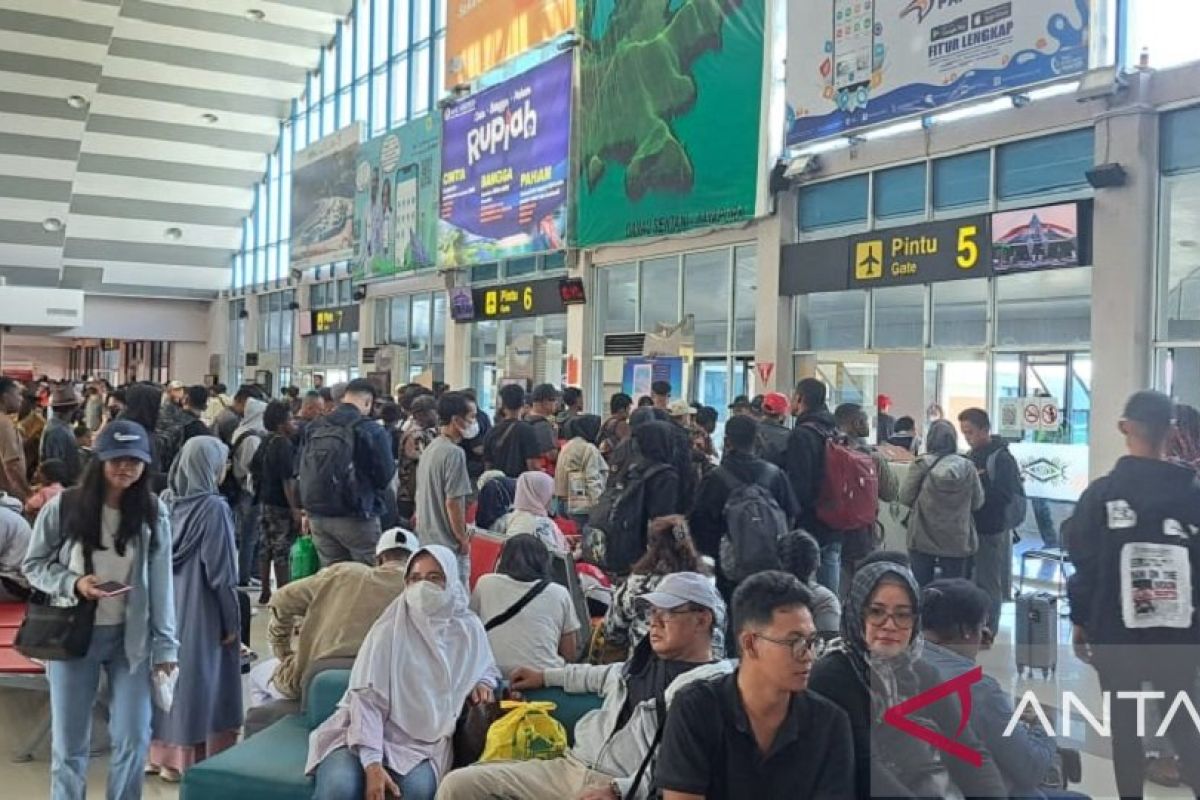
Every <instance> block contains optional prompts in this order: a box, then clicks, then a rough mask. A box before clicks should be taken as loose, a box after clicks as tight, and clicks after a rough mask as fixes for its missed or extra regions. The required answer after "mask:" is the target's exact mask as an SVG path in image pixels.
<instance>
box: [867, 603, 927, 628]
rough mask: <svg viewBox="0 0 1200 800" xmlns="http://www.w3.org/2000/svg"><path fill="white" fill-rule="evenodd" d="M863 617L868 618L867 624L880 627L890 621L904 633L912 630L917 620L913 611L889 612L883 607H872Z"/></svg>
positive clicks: (903, 609) (898, 610)
mask: <svg viewBox="0 0 1200 800" xmlns="http://www.w3.org/2000/svg"><path fill="white" fill-rule="evenodd" d="M863 616H865V617H866V620H867V622H869V623H871V624H872V625H878V626H879V627H883V625H884V624H885V623H886V622H887V621H888V620H889V619H890V620H891V621H892V622H893V623H895V625H896V627H897V628H899V629H900V630H904V631H906V630H910V629H911V628H912V626H913V623H914V622H915V621H916V619H917V615H916V614H914V613H913V612H912V610H911V609H907V608H901V609H897V610H895V611H888V610H887V609H886V608H884V607H883V606H870V607H869V608H867V611H866V614H864V615H863Z"/></svg>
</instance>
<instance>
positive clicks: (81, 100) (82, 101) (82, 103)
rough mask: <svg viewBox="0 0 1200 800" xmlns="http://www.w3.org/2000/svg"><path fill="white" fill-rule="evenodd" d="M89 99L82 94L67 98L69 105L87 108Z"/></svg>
mask: <svg viewBox="0 0 1200 800" xmlns="http://www.w3.org/2000/svg"><path fill="white" fill-rule="evenodd" d="M87 104H88V99H87V98H86V97H84V96H83V95H81V94H73V95H71V96H70V97H68V98H67V105H69V106H70V107H71V108H87Z"/></svg>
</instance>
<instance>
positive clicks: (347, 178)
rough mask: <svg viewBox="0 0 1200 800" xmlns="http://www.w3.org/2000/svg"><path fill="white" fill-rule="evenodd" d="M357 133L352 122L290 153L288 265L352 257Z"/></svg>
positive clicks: (301, 266)
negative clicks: (290, 199)
mask: <svg viewBox="0 0 1200 800" xmlns="http://www.w3.org/2000/svg"><path fill="white" fill-rule="evenodd" d="M361 136H362V134H361V131H360V124H359V123H357V122H355V123H354V124H352V125H347V126H346V127H345V128H342V129H341V130H340V131H338V132H336V133H331V134H330V135H329V136H326V137H325V138H324V139H322V140H321V141H319V142H317V143H316V144H313V145H311V146H309V147H306V148H304V149H303V150H301V151H300V152H299V153H296V156H295V159H294V160H293V162H292V218H291V220H290V229H289V230H290V233H291V256H290V258H289V261H290V264H291V266H292V268H293V269H305V268H307V267H316V266H320V265H322V264H330V263H333V262H334V261H345V260H347V259H350V258H353V257H354V251H355V241H356V239H357V237H358V236H359V234H360V231H359V228H358V223H357V222H356V220H355V217H354V191H355V183H354V168H355V161H356V159H357V158H358V143H359V139H360V138H361Z"/></svg>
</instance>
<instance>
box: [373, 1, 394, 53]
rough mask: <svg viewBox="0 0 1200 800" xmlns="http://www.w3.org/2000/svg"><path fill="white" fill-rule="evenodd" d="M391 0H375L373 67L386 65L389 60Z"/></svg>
mask: <svg viewBox="0 0 1200 800" xmlns="http://www.w3.org/2000/svg"><path fill="white" fill-rule="evenodd" d="M389 5H391V2H389V0H375V15H374V18H373V19H372V21H371V30H372V33H373V35H372V37H371V39H372V41H371V66H373V67H378V66H379V65H381V64H386V63H387V59H388V55H389V53H388V25H389V24H390V22H391V21H390V20H389V19H388V6H389Z"/></svg>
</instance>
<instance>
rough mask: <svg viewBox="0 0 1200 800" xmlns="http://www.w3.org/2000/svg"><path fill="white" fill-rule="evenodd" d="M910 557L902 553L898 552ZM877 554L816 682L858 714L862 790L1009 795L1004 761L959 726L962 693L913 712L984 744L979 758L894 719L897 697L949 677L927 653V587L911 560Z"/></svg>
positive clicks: (854, 585)
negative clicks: (947, 748)
mask: <svg viewBox="0 0 1200 800" xmlns="http://www.w3.org/2000/svg"><path fill="white" fill-rule="evenodd" d="M895 555H896V557H898V558H901V559H902V558H903V556H902V555H900V554H895ZM886 558H887V556H886V555H882V554H876V555H875V557H874V558H873V559H869V560H868V561H867V562H866V563H865V564H864V565H863V566H862V567H860V568H859V570H858V572H856V573H855V574H854V579H853V581H852V582H851V585H850V591H849V593H848V594H847V596H846V605H845V608H844V609H843V611H842V641H841V646H840V647H839V648H838V649H837V650H834V651H833V652H831V653H829V654H828V655H826V656H825V657H824V658H822V659H821V660H820V661H818V662H817V663H816V665H814V667H813V670H812V678H811V679H810V680H809V686H810V688H811V689H812V690H813V691H815V692H818V693H819V694H822V695H824V696H825V697H827V698H829V699H830V700H832V701H833V702H834V703H836V704H838V705H839V706H841V707H842V709H843V710H845V712H846V714H847V715H848V716H849V717H850V728H851V731H852V733H853V737H854V763H855V783H856V786H857V790H856V795H857V796H858V797H945V798H961V797H1007V796H1008V794H1007V791H1008V790H1007V788H1006V787H1005V785H1004V780H1003V779H1002V778H1001V777H1000V772H999V771H998V770H997V768H996V764H995V762H994V761H993V760H992V757H991V755H990V754H989V753H988V752H987V750H986V749H985V748H984V746H983V745H982V744H981V743H980V741H979V739H978V738H977V737H976V736H975V734H974V733H972V732H971V730H970V729H969V728H968V729H966V730H964V731H963V732H962V734H961V735H959V734H958V729H959V725H960V721H961V713H960V711H961V709H960V708H958V707H956V705H957V703H958V698H957V697H956V696H954V695H951V697H950V698H949V699H948V700H942V701H939V702H937V703H934V704H932V705H929V706H926V707H925V708H923V709H920V710H918V711H915V712H913V713H912V714H909V715H908V719H910V720H912V721H913V722H914V723H915V724H917V725H920V726H922V727H925V728H929V729H931V730H933V731H937V732H940V733H941V734H942V735H943V736H945V737H947V738H948V739H956V740H957V741H958V742H960V743H961V744H963V745H964V746H966V747H967V748H970V749H971V750H974V751H977V752H979V753H981V754H982V756H981V763H980V765H979V766H978V767H976V766H973V765H971V764H968V763H967V762H965V761H961V760H959V759H958V758H955V757H952V756H948V755H945V754H943V753H942V752H941V751H939V750H937V749H935V748H934V747H933V746H931V745H929V744H927V743H925V742H923V741H921V740H919V739H917V738H915V737H913V736H912V735H910V734H908V733H905V732H904V731H901V730H899V729H898V728H896V727H894V726H892V725H890V724H888V723H886V722H884V718H883V717H884V713H885V712H886V711H887V710H888V709H889V708H891V707H893V706H896V705H898V704H900V703H901V702H903V701H905V700H907V699H909V698H911V697H915V696H916V695H918V694H921V693H922V692H924V691H927V690H929V689H932V688H933V687H935V686H937V685H938V684H940V683H942V682H943V681H942V678H941V676H940V674H939V673H938V672H937V670H936V669H935V668H934V667H932V666H931V665H929V664H927V663H925V662H924V661H922V660H921V653H922V649H923V640H922V638H921V636H920V626H919V625H920V618H921V601H920V589H919V587H918V586H917V582H916V580H915V579H914V578H913V574H912V572H911V571H910V570H909V568H908V567H907V566H905V565H903V564H901V563H899V562H898V561H889V560H886Z"/></svg>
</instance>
